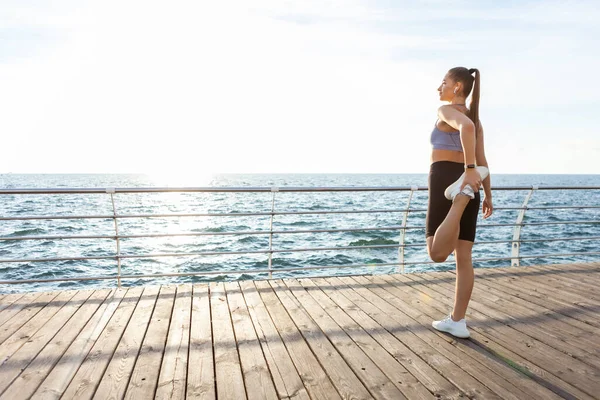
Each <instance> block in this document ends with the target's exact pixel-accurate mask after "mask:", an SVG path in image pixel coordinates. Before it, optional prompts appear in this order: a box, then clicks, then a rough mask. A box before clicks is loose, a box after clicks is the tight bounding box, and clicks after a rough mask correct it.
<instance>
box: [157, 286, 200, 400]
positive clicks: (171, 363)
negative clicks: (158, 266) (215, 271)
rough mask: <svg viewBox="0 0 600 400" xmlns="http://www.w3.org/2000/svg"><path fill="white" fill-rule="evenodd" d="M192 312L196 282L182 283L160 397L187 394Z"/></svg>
mask: <svg viewBox="0 0 600 400" xmlns="http://www.w3.org/2000/svg"><path fill="white" fill-rule="evenodd" d="M191 312H192V285H179V286H177V295H176V297H175V305H174V306H173V311H172V317H171V324H170V326H169V334H168V336H167V345H166V352H165V355H164V357H163V360H162V365H161V367H160V375H159V377H158V387H157V389H156V396H155V398H156V399H184V398H185V388H186V385H187V382H186V374H187V369H188V347H189V342H190V315H191ZM192 368H193V367H192Z"/></svg>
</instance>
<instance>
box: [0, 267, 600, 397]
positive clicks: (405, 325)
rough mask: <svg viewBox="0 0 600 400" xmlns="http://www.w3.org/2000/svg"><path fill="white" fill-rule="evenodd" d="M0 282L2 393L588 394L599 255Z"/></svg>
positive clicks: (591, 392) (594, 356)
mask: <svg viewBox="0 0 600 400" xmlns="http://www.w3.org/2000/svg"><path fill="white" fill-rule="evenodd" d="M454 281H455V275H454V273H451V272H435V273H423V274H403V275H383V276H382V275H377V276H354V277H337V278H320V279H298V280H296V279H289V280H272V281H242V282H231V283H225V284H223V283H214V284H210V285H206V284H195V285H193V286H192V285H180V286H160V287H156V286H147V287H133V288H129V289H106V290H80V291H62V292H51V293H49V292H45V293H39V292H38V293H27V294H21V295H0V399H11V400H13V399H25V398H34V399H52V398H56V399H58V398H61V399H88V398H93V397H94V398H101V399H104V398H119V399H120V398H128V399H133V398H135V399H150V398H161V399H162V398H186V397H187V398H190V399H192V398H209V399H215V398H217V397H218V398H219V399H235V400H238V399H246V398H249V399H262V398H266V399H277V398H290V399H291V398H293V399H339V398H344V399H350V398H351V399H367V398H378V399H403V398H409V399H435V398H444V399H458V398H463V399H464V398H477V399H514V400H521V399H559V398H567V399H593V398H596V399H598V398H600V289H599V288H600V263H594V264H568V265H554V266H540V267H524V268H503V269H477V270H476V280H475V288H474V291H473V296H472V300H471V303H470V306H469V310H468V313H467V321H468V325H469V327H470V330H471V338H470V339H455V338H453V337H452V336H450V335H447V334H444V333H440V332H437V331H435V330H433V328H431V321H432V320H433V319H439V318H442V317H444V316H445V315H447V313H448V311H449V310H450V309H451V307H452V299H453V290H454Z"/></svg>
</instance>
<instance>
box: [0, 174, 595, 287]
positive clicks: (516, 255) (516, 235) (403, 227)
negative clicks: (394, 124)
mask: <svg viewBox="0 0 600 400" xmlns="http://www.w3.org/2000/svg"><path fill="white" fill-rule="evenodd" d="M493 190H494V191H497V190H501V191H505V190H512V191H527V194H526V197H525V200H524V202H523V204H522V206H521V207H496V208H495V211H500V210H517V211H518V216H517V219H516V221H515V222H514V223H508V224H506V223H497V224H490V223H485V224H479V225H478V228H493V227H513V237H512V239H511V240H492V241H477V242H476V244H478V245H480V244H501V243H510V244H511V254H510V256H509V257H508V256H507V257H488V258H478V259H474V260H473V261H474V262H479V261H498V260H510V261H511V265H513V266H518V265H519V264H520V260H521V259H526V258H551V257H564V256H576V255H584V256H587V255H600V251H598V252H596V251H594V252H585V253H582V252H575V253H573V252H571V253H552V254H544V255H539V254H536V255H521V254H520V247H521V243H533V242H552V241H577V240H598V239H600V236H593V235H592V236H579V237H561V238H543V239H525V240H524V239H521V230H522V228H523V227H525V226H540V225H556V224H569V225H570V224H598V223H600V220H579V221H546V222H530V223H527V222H523V220H524V217H525V212H526V211H527V210H557V209H565V210H568V209H598V208H600V206H599V205H565V206H541V207H529V206H528V203H529V200H530V199H531V197H532V195H533V194H534V192H535V191H541V190H600V186H503V187H494V188H493ZM374 191H384V192H407V191H408V192H409V194H408V201H407V205H406V208H402V209H373V210H332V211H318V210H314V211H287V212H284V211H276V209H275V195H276V193H285V192H305V193H306V192H374ZM417 191H427V187H421V186H399V187H389V186H379V187H287V186H282V187H208V188H207V187H199V188H193V187H182V188H83V189H79V188H78V189H66V188H65V189H62V188H60V189H0V196H1V195H36V194H37V195H40V194H44V195H46V194H57V195H65V194H107V195H109V196H110V200H111V205H112V211H113V212H112V214H104V215H38V216H18V217H17V216H10V217H7V216H3V217H0V221H29V220H60V219H71V220H74V219H83V220H90V219H106V220H112V221H114V235H46V236H5V237H0V241H25V240H60V239H70V240H80V239H110V240H114V241H115V253H114V255H108V256H89V257H79V256H77V257H75V256H73V257H53V258H21V259H0V263H24V262H50V261H71V260H73V261H75V260H106V259H111V260H115V261H116V266H117V273H116V275H108V276H81V277H64V278H52V279H19V280H1V281H0V284H17V283H34V282H56V281H87V280H106V279H116V280H117V285H118V286H121V280H122V279H131V278H156V277H173V276H194V275H217V274H219V275H220V274H226V275H227V274H239V273H268V274H269V278H272V274H273V272H292V271H298V270H313V269H322V270H328V269H341V268H359V267H373V266H396V267H398V268H399V272H402V273H403V272H404V267H405V266H407V265H415V264H432V263H433V262H432V261H406V260H405V257H404V250H405V248H408V247H426V243H425V241H424V240H423V242H422V243H412V244H407V243H405V237H406V231H408V230H415V229H420V230H423V229H425V227H424V226H409V225H407V223H408V219H409V214H410V213H415V212H425V211H426V209H424V208H411V200H412V196H413V193H414V192H417ZM168 192H171V193H173V192H175V193H269V192H270V193H271V194H272V199H271V211H270V212H256V213H251V212H244V213H167V214H164V213H163V214H118V213H117V207H116V205H115V196H116V195H117V194H131V193H168ZM0 198H1V197H0ZM364 213H403V216H402V222H401V224H400V225H393V226H384V227H381V226H370V227H359V228H346V229H298V230H273V222H274V219H275V217H276V216H283V215H308V214H313V215H319V214H364ZM244 216H253V217H256V216H268V217H269V218H270V223H269V230H254V231H234V232H193V233H190V232H182V233H152V234H138V235H123V234H120V233H119V221H120V220H122V219H128V218H129V219H130V218H169V217H244ZM384 230H398V231H399V233H400V236H399V243H398V244H386V245H367V246H349V247H348V246H347V247H310V248H291V249H289V248H286V249H274V248H273V235H288V234H289V235H293V234H299V233H334V232H337V233H339V232H359V231H384ZM225 235H268V236H269V247H268V249H264V250H247V251H208V252H185V253H155V254H122V253H121V246H120V244H121V240H122V239H132V238H156V237H194V236H225ZM390 248H397V249H398V262H395V263H376V264H353V265H318V266H312V265H309V266H302V267H295V268H277V269H274V268H273V254H276V253H293V252H304V251H329V250H335V251H342V250H360V249H390ZM240 254H246V255H248V254H265V255H267V257H268V258H267V264H268V268H267V269H251V270H238V271H232V270H226V271H201V272H186V273H158V274H122V270H121V261H122V260H124V259H135V258H137V259H141V258H157V257H182V256H183V257H187V256H193V257H198V256H211V255H240Z"/></svg>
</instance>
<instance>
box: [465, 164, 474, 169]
mask: <svg viewBox="0 0 600 400" xmlns="http://www.w3.org/2000/svg"><path fill="white" fill-rule="evenodd" d="M466 168H475V164H469V165H466V166H465V169H466Z"/></svg>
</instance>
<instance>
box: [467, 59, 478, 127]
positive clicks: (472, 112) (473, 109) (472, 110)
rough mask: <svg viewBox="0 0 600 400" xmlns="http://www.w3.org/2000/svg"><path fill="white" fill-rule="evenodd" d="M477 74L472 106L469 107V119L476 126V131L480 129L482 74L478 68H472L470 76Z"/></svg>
mask: <svg viewBox="0 0 600 400" xmlns="http://www.w3.org/2000/svg"><path fill="white" fill-rule="evenodd" d="M473 73H475V80H474V82H473V92H472V95H471V104H470V105H469V118H471V121H473V123H474V124H475V129H477V128H478V127H479V85H480V84H481V83H480V74H479V70H478V69H477V68H471V69H470V70H469V75H472V74H473Z"/></svg>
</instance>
